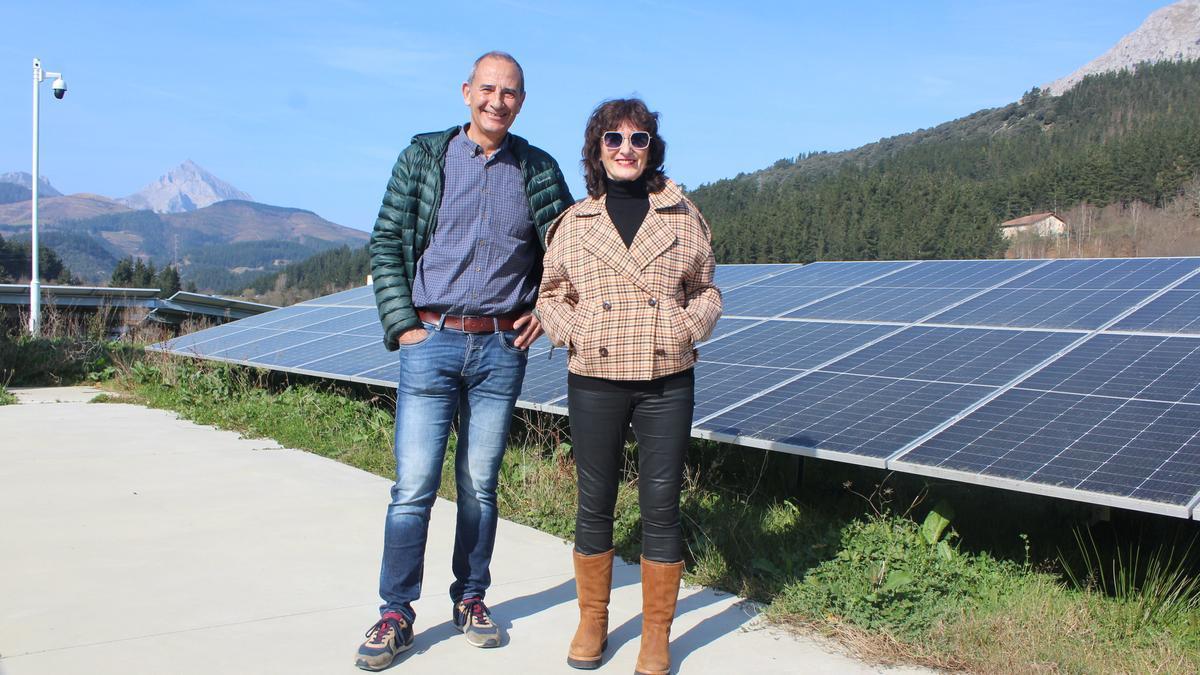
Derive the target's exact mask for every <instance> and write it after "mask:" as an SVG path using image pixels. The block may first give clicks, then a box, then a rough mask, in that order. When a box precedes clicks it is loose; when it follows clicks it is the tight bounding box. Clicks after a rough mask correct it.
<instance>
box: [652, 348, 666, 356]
mask: <svg viewBox="0 0 1200 675" xmlns="http://www.w3.org/2000/svg"><path fill="white" fill-rule="evenodd" d="M654 355H655V356H666V355H667V350H665V349H663V348H661V347H659V348H658V349H655V350H654Z"/></svg>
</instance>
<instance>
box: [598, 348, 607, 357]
mask: <svg viewBox="0 0 1200 675" xmlns="http://www.w3.org/2000/svg"><path fill="white" fill-rule="evenodd" d="M600 356H608V347H601V348H600Z"/></svg>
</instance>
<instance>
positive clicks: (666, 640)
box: [636, 557, 683, 675]
mask: <svg viewBox="0 0 1200 675" xmlns="http://www.w3.org/2000/svg"><path fill="white" fill-rule="evenodd" d="M681 576H683V561H682V560H681V561H679V562H677V563H660V562H654V561H653V560H646V558H645V557H643V558H642V649H641V651H639V652H638V660H637V671H636V673H637V675H668V673H670V672H671V649H670V640H671V622H672V621H674V620H675V601H676V600H678V599H679V578H680V577H681Z"/></svg>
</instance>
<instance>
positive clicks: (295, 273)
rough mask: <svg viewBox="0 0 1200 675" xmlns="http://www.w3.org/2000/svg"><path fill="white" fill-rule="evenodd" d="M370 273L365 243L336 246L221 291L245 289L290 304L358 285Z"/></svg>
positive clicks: (271, 301)
mask: <svg viewBox="0 0 1200 675" xmlns="http://www.w3.org/2000/svg"><path fill="white" fill-rule="evenodd" d="M370 272H371V255H370V253H368V252H367V247H366V246H361V247H355V248H350V247H349V246H339V247H338V248H334V249H330V250H328V251H323V252H321V253H318V254H316V255H314V256H312V257H311V258H308V259H307V260H302V261H300V262H294V263H291V264H290V265H286V266H284V267H282V268H281V269H279V271H277V272H275V273H272V274H266V275H262V276H259V277H257V278H256V279H254V280H253V281H252V282H251V283H249V284H246V285H243V286H240V287H230V288H227V289H226V290H225V293H228V294H238V293H243V292H245V293H246V294H247V295H251V296H253V297H255V298H258V299H259V301H261V302H267V303H269V304H273V305H290V304H293V303H295V302H300V301H302V300H308V299H310V298H315V297H317V296H320V295H325V294H327V293H333V292H335V291H341V290H345V289H347V288H351V287H353V286H361V285H362V284H363V283H364V282H365V281H366V279H367V275H368V274H370Z"/></svg>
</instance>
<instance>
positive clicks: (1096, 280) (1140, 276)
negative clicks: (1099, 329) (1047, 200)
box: [1004, 258, 1200, 290]
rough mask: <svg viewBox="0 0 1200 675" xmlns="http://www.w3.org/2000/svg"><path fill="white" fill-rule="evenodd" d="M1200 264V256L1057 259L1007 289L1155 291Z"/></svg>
mask: <svg viewBox="0 0 1200 675" xmlns="http://www.w3.org/2000/svg"><path fill="white" fill-rule="evenodd" d="M1197 266H1200V260H1197V259H1196V258H1089V259H1085V260H1053V261H1050V263H1049V264H1047V265H1045V266H1043V267H1039V268H1038V269H1035V270H1033V271H1032V272H1030V273H1029V274H1027V275H1024V276H1022V277H1021V278H1019V279H1015V280H1013V281H1011V282H1009V283H1007V284H1005V285H1004V287H1005V288H1040V289H1061V290H1067V289H1117V290H1133V289H1143V290H1155V289H1159V288H1164V287H1166V286H1167V285H1168V284H1170V283H1172V282H1174V281H1176V280H1178V279H1180V278H1182V277H1183V276H1184V275H1186V274H1188V273H1190V272H1192V271H1193V270H1195V269H1196V268H1197Z"/></svg>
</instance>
